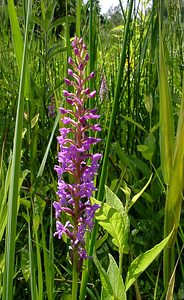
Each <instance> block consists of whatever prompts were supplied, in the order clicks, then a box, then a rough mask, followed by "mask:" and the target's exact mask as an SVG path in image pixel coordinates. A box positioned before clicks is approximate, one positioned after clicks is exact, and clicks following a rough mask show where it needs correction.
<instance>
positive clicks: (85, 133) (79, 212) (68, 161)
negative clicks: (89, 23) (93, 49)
mask: <svg viewBox="0 0 184 300" xmlns="http://www.w3.org/2000/svg"><path fill="white" fill-rule="evenodd" d="M72 47H73V53H74V59H72V58H71V57H69V58H68V64H69V65H72V68H73V71H72V70H71V69H68V75H69V76H71V77H73V78H74V81H70V80H69V79H68V78H66V79H64V82H65V84H66V85H67V86H72V87H73V88H72V92H71V93H70V92H68V91H67V90H63V95H64V96H65V97H66V101H67V103H68V105H71V106H72V109H68V107H67V109H65V108H64V107H61V108H60V109H59V110H60V113H61V115H62V116H61V120H62V123H63V124H66V125H65V126H64V125H63V127H62V128H60V130H59V132H60V135H59V136H58V137H57V141H58V143H59V152H58V166H55V171H56V172H57V174H58V189H57V196H58V201H57V202H54V203H53V207H54V209H55V216H56V231H55V233H54V236H57V237H58V238H59V239H61V237H62V236H63V235H65V236H66V237H67V238H68V239H69V240H70V254H71V261H73V260H72V257H74V256H73V252H74V251H75V252H76V253H78V258H77V263H78V271H80V268H81V266H82V264H83V260H84V259H88V258H91V257H89V256H88V255H87V253H86V247H85V234H86V232H88V231H91V230H92V228H93V225H94V222H93V218H94V215H95V211H96V210H97V209H98V208H99V205H96V204H93V205H92V204H91V201H90V198H91V197H92V196H93V194H94V192H95V191H96V190H97V189H96V187H95V184H94V177H95V176H96V174H97V171H98V167H99V161H100V159H101V154H99V153H95V154H93V153H92V147H93V145H95V144H96V143H98V142H100V139H99V138H96V137H93V136H89V131H90V132H91V131H92V132H93V131H94V132H97V133H98V132H99V131H100V130H101V128H100V125H99V124H94V122H95V120H97V119H99V117H100V116H99V115H98V114H97V109H87V108H86V105H85V101H87V100H88V98H93V97H95V95H96V91H92V92H90V89H89V88H88V87H86V86H85V84H86V83H87V80H89V79H91V78H94V72H92V73H91V74H90V75H89V76H87V77H86V76H85V72H83V70H84V69H85V68H86V66H87V63H88V61H89V54H88V53H87V50H86V45H85V44H84V43H83V39H82V38H81V39H80V40H79V38H78V37H75V38H74V40H73V42H72ZM85 95H86V96H85ZM91 122H93V123H92V124H91ZM67 174H68V175H69V174H70V175H72V177H73V178H72V182H71V183H68V181H67V182H65V178H67V177H69V178H70V176H65V175H67ZM61 214H62V217H61ZM63 215H64V217H65V218H64V219H66V220H67V221H66V222H65V223H64V224H62V220H63ZM68 217H69V218H68ZM73 262H74V261H73Z"/></svg>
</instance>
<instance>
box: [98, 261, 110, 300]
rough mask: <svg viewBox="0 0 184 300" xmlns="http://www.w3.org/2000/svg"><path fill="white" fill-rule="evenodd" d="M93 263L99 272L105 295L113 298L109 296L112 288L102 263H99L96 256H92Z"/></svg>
mask: <svg viewBox="0 0 184 300" xmlns="http://www.w3.org/2000/svg"><path fill="white" fill-rule="evenodd" d="M94 263H95V265H96V267H97V269H98V272H99V273H100V279H101V283H102V286H103V289H104V290H105V291H106V294H107V296H108V297H110V298H109V299H113V298H111V297H113V290H112V286H111V283H110V279H109V276H108V275H107V273H106V271H105V270H104V268H103V267H102V265H101V264H100V262H99V260H98V259H97V258H96V257H94ZM103 300H105V299H103Z"/></svg>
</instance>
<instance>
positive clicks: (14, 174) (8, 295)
mask: <svg viewBox="0 0 184 300" xmlns="http://www.w3.org/2000/svg"><path fill="white" fill-rule="evenodd" d="M10 2H12V1H9V3H10ZM11 5H13V3H11ZM30 12H31V1H30V0H29V2H28V10H27V16H26V28H25V37H24V50H23V56H22V68H21V76H20V86H19V96H18V106H17V116H16V124H15V136H14V145H13V157H12V169H11V182H10V191H9V198H8V222H7V230H6V241H5V243H6V245H5V248H6V250H5V253H6V254H5V272H4V282H3V300H11V299H12V291H13V277H14V259H15V240H16V227H17V213H18V212H17V207H18V189H19V177H20V162H21V148H22V129H23V113H24V93H25V74H26V62H27V48H28V38H27V37H28V24H29V22H28V21H29V16H30ZM14 16H15V15H14ZM11 26H13V24H12V23H11Z"/></svg>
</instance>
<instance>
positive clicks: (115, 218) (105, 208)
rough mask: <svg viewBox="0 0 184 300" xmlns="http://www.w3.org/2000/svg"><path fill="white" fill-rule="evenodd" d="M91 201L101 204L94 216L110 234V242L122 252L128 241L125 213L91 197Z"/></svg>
mask: <svg viewBox="0 0 184 300" xmlns="http://www.w3.org/2000/svg"><path fill="white" fill-rule="evenodd" d="M92 203H97V204H99V205H101V208H100V209H99V210H98V211H97V212H96V214H95V218H96V220H97V221H98V223H99V224H100V226H102V227H103V228H104V229H105V230H107V232H108V233H109V234H110V235H111V236H112V242H113V243H114V245H115V246H117V247H118V250H119V252H121V253H123V250H124V248H125V247H126V246H127V243H128V233H129V219H128V216H127V214H126V213H124V216H122V215H121V214H120V213H119V212H118V211H117V210H116V209H114V208H113V207H111V206H110V205H109V204H107V203H101V202H100V201H97V200H96V199H94V198H92Z"/></svg>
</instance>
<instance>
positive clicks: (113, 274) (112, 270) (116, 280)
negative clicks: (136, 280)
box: [107, 254, 126, 300]
mask: <svg viewBox="0 0 184 300" xmlns="http://www.w3.org/2000/svg"><path fill="white" fill-rule="evenodd" d="M109 259H110V264H109V268H108V271H107V274H108V276H109V279H110V283H111V286H112V290H113V294H114V296H115V299H116V300H126V291H125V285H124V282H123V279H122V276H121V274H120V271H119V268H118V266H117V264H116V262H115V260H114V258H113V257H112V255H111V254H109Z"/></svg>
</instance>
